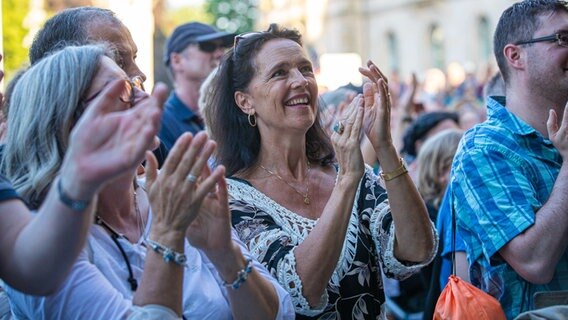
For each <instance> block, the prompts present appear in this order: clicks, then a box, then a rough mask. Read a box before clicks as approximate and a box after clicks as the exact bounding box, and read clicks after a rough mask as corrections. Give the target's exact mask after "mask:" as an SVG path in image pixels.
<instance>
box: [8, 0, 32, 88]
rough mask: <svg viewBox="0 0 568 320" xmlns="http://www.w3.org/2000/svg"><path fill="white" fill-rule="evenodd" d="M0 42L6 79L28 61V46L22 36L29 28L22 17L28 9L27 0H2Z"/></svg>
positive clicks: (24, 35)
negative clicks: (1, 43)
mask: <svg viewBox="0 0 568 320" xmlns="http://www.w3.org/2000/svg"><path fill="white" fill-rule="evenodd" d="M1 2H2V32H3V35H2V42H3V47H4V52H3V55H4V72H5V74H6V80H8V81H9V80H10V79H11V78H12V76H13V75H14V74H15V73H16V71H18V69H20V68H21V67H23V66H24V65H25V64H26V63H27V61H28V48H27V47H26V46H25V45H24V38H25V37H26V35H27V34H28V32H29V30H28V29H27V28H26V27H25V26H24V19H25V17H26V15H27V14H28V11H29V1H28V0H2V1H1Z"/></svg>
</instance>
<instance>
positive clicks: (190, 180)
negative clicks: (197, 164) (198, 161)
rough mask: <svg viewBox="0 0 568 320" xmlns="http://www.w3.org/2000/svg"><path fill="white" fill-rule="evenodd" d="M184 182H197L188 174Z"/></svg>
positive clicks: (195, 178)
mask: <svg viewBox="0 0 568 320" xmlns="http://www.w3.org/2000/svg"><path fill="white" fill-rule="evenodd" d="M185 180H187V182H191V183H195V182H196V181H197V177H196V176H194V175H192V174H191V173H190V174H188V175H187V177H185Z"/></svg>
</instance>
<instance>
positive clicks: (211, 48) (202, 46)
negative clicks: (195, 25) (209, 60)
mask: <svg viewBox="0 0 568 320" xmlns="http://www.w3.org/2000/svg"><path fill="white" fill-rule="evenodd" d="M197 46H198V47H199V50H201V51H203V52H207V53H211V52H215V51H216V50H217V49H219V48H221V49H223V50H225V49H228V48H229V47H228V46H227V45H225V44H224V43H216V42H198V43H197Z"/></svg>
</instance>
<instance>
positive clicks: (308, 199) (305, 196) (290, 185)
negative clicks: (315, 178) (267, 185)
mask: <svg viewBox="0 0 568 320" xmlns="http://www.w3.org/2000/svg"><path fill="white" fill-rule="evenodd" d="M259 166H260V167H261V168H262V169H264V171H266V172H268V174H270V175H272V176H274V177H276V178H278V180H280V181H282V182H284V183H285V184H287V185H288V186H289V187H290V188H292V189H293V190H294V191H296V193H297V194H299V195H301V196H302V197H303V198H304V204H305V205H309V204H310V202H311V201H310V162H309V161H308V174H307V175H306V176H307V179H308V182H307V183H306V193H302V192H300V191H299V190H298V189H296V187H294V186H293V185H292V184H290V183H289V182H288V181H286V180H284V178H282V176H280V175H279V174H278V173H275V172H272V171H270V170H268V169H267V168H266V167H265V166H263V165H261V164H259Z"/></svg>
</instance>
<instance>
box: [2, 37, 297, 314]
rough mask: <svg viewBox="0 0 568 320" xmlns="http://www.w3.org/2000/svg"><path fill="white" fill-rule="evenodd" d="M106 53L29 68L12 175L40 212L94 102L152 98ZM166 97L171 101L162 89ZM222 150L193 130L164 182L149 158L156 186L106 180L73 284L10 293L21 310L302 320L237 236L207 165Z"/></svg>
mask: <svg viewBox="0 0 568 320" xmlns="http://www.w3.org/2000/svg"><path fill="white" fill-rule="evenodd" d="M105 53H106V52H105V50H103V48H101V47H98V46H82V47H67V48H65V49H63V50H61V51H59V52H56V53H54V54H53V55H52V56H50V57H47V58H45V59H44V60H42V61H41V62H39V63H37V64H36V65H34V66H33V67H31V68H30V69H29V70H28V71H27V72H26V74H25V75H24V76H22V78H21V79H20V80H19V82H18V84H17V86H16V88H15V89H14V93H13V97H12V101H13V104H12V109H11V110H10V114H9V118H8V126H9V128H10V133H9V134H10V135H11V137H12V139H11V140H9V141H8V143H7V145H6V149H5V152H6V153H5V164H6V165H5V169H6V174H7V175H8V177H9V178H11V179H12V180H13V181H14V187H15V189H16V190H18V191H19V192H20V193H21V194H22V196H23V197H24V199H26V200H27V201H28V202H29V203H30V204H32V205H37V204H39V203H41V202H42V200H43V189H42V188H38V187H37V186H45V187H48V186H49V183H50V182H51V181H52V178H53V177H52V174H53V173H54V172H57V170H58V168H59V165H60V158H61V157H62V156H63V155H64V153H65V149H66V148H65V147H66V145H67V139H68V133H69V130H70V129H71V128H72V126H73V124H74V123H75V122H76V121H77V119H78V118H79V117H80V115H81V113H82V112H83V111H84V110H85V108H88V106H89V104H90V102H91V101H93V100H94V99H97V97H98V95H99V94H100V93H101V92H102V91H104V90H107V89H106V88H107V87H108V86H111V87H112V86H115V85H118V84H117V83H122V86H123V88H125V89H124V90H125V92H124V94H123V95H121V98H120V99H117V100H116V101H114V103H115V106H114V107H115V108H119V109H120V108H128V107H130V106H132V105H137V104H139V103H144V101H146V100H147V99H148V96H147V94H145V93H144V92H143V91H142V90H139V89H137V88H135V87H136V81H135V80H136V79H133V80H125V79H126V75H125V73H124V72H123V71H122V70H121V69H120V68H119V67H118V66H117V65H116V63H115V62H114V61H113V60H112V59H111V58H109V57H108V56H106V55H105ZM106 54H108V53H106ZM117 80H119V81H117ZM157 90H159V91H160V94H159V99H162V98H165V94H163V91H164V88H163V87H161V86H160V87H158V89H157ZM150 99H155V97H151V98H150ZM162 101H163V100H162ZM10 135H9V138H10ZM10 141H17V142H18V143H11V142H10ZM22 142H26V143H25V146H22ZM214 148H215V143H214V142H212V141H209V140H208V139H207V136H206V135H205V134H201V135H197V136H196V137H192V136H191V135H189V134H188V135H185V136H183V137H182V138H180V140H179V141H178V144H176V147H175V148H174V150H173V151H172V152H173V157H172V158H170V159H169V160H168V162H167V163H166V164H165V167H164V169H163V170H162V172H161V173H160V174H159V175H157V173H156V171H155V159H154V158H153V157H151V156H149V158H148V162H149V167H150V170H149V177H148V184H147V187H148V189H145V188H144V187H141V186H139V185H137V183H135V182H134V181H135V176H136V171H135V170H132V171H131V172H130V173H128V174H124V175H122V176H121V177H118V178H117V179H115V180H114V181H113V183H111V184H109V185H107V186H106V187H105V188H104V189H103V190H102V191H101V192H100V194H99V197H98V201H97V208H96V219H95V222H96V224H95V225H94V226H93V227H92V228H91V230H90V235H89V237H88V239H87V246H86V247H85V249H84V250H83V251H82V253H81V254H80V256H79V258H78V260H77V262H76V263H75V265H74V266H73V269H72V271H71V274H70V275H69V277H68V279H67V280H66V281H65V282H64V284H63V285H62V287H61V288H60V289H59V290H58V291H57V292H55V293H54V294H52V295H50V296H48V297H45V298H40V297H35V296H28V295H25V294H22V293H20V292H18V291H16V290H13V289H11V288H7V293H8V296H9V298H10V302H11V307H12V311H13V313H14V315H15V316H16V317H17V318H29V319H59V318H65V319H69V318H81V319H119V318H124V317H126V316H128V315H132V311H133V310H136V308H135V307H134V305H148V304H152V305H154V304H160V305H163V306H165V307H167V308H169V309H171V310H170V311H172V310H173V312H175V314H177V315H178V316H179V315H183V316H185V317H186V318H190V319H201V318H210V319H230V318H247V319H255V318H257V319H268V318H274V317H277V318H287V317H292V316H293V315H292V312H291V310H290V309H291V304H290V299H289V297H288V296H287V294H286V292H285V291H283V289H282V288H280V287H279V286H278V285H277V283H276V282H275V281H274V280H273V279H272V278H271V277H270V275H269V274H268V273H267V271H266V269H264V268H263V267H262V266H261V265H260V264H258V263H254V262H252V261H251V258H250V256H249V254H248V253H247V251H246V249H245V248H244V246H243V245H242V244H241V243H240V242H238V241H234V240H233V239H232V238H233V236H232V234H231V229H230V222H229V210H228V204H227V199H226V197H227V196H226V185H225V183H224V180H223V177H222V176H223V174H224V169H223V167H219V168H217V169H215V171H214V172H212V173H210V172H209V171H208V169H207V167H206V166H205V163H206V160H207V158H208V157H209V155H210V154H211V153H212V152H213V150H214ZM24 154H25V155H26V156H25V157H23V155H24ZM16 159H18V161H15V160H16ZM215 185H217V186H216V189H215ZM147 191H148V193H147ZM153 212H154V215H153ZM190 224H191V225H190ZM187 225H190V227H189V228H187V230H186V228H185V227H186V226H187ZM186 232H187V240H186V239H184V236H185V235H186ZM188 240H189V242H188ZM160 259H162V260H160ZM145 262H146V263H145ZM182 273H183V280H182V279H181V275H182ZM227 283H228V285H229V287H227V286H225V285H224V284H227ZM231 285H232V286H231ZM251 306H254V308H251ZM170 315H171V313H170Z"/></svg>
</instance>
